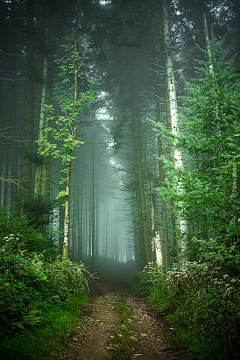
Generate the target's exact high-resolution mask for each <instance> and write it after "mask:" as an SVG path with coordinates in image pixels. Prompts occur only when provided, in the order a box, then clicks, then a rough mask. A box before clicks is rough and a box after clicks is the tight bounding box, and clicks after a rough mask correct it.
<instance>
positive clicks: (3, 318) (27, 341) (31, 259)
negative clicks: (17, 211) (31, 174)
mask: <svg viewBox="0 0 240 360" xmlns="http://www.w3.org/2000/svg"><path fill="white" fill-rule="evenodd" d="M0 215H1V216H0V220H1V221H0V231H1V232H0V359H1V360H13V359H14V360H42V359H48V360H49V359H57V353H56V354H55V352H54V349H55V348H56V349H57V348H58V349H59V347H60V346H61V341H62V339H63V336H64V335H66V334H68V333H69V332H71V328H72V323H73V322H74V321H76V320H77V318H79V316H80V315H81V308H82V307H83V306H84V305H85V304H86V300H87V288H88V276H89V275H90V274H89V273H88V271H87V270H86V268H85V266H84V264H83V263H80V264H77V263H73V262H71V261H70V260H64V259H61V258H60V257H59V256H56V255H55V259H53V255H52V253H51V256H46V254H45V253H40V252H31V251H29V249H28V245H26V242H28V241H30V242H31V245H33V246H34V242H35V241H39V239H41V236H43V235H41V236H39V233H38V232H37V231H36V230H35V229H34V228H32V227H31V226H30V225H29V226H27V223H26V221H27V220H26V217H21V216H19V217H18V218H16V220H15V222H14V218H13V217H11V216H10V217H7V218H6V216H7V215H6V214H5V216H4V214H3V213H1V214H0ZM21 221H22V225H23V226H22V230H21ZM17 223H18V224H17ZM14 229H15V230H18V231H19V232H17V233H13V232H11V233H10V232H9V231H11V230H14ZM37 235H38V236H37ZM35 236H36V237H35Z"/></svg>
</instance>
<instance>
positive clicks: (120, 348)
mask: <svg viewBox="0 0 240 360" xmlns="http://www.w3.org/2000/svg"><path fill="white" fill-rule="evenodd" d="M113 307H114V310H115V311H117V312H118V313H119V314H120V315H121V321H119V322H118V325H119V330H118V332H117V333H116V334H115V335H114V337H113V339H112V341H111V344H110V347H111V350H113V351H114V353H113V354H112V356H113V359H131V358H132V356H133V353H134V343H135V342H134V340H132V339H131V338H130V336H131V335H132V334H131V331H130V329H129V324H128V320H129V317H130V315H131V314H132V309H131V308H130V307H129V306H126V305H125V304H122V303H114V304H113Z"/></svg>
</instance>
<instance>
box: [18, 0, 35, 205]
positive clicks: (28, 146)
mask: <svg viewBox="0 0 240 360" xmlns="http://www.w3.org/2000/svg"><path fill="white" fill-rule="evenodd" d="M33 10H34V0H27V28H26V30H27V31H26V36H27V41H26V70H25V71H26V80H25V119H24V148H25V151H26V154H30V153H31V152H32V147H33V111H34V88H33V74H32V71H31V70H32V68H33V36H34V35H33V19H34V14H33ZM21 178H22V184H21V185H22V199H23V200H27V199H29V198H30V197H31V182H32V161H30V160H29V159H27V158H23V159H22V167H21Z"/></svg>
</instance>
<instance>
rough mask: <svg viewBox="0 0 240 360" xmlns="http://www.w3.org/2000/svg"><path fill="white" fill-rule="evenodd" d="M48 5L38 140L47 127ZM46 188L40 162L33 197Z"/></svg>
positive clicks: (47, 5)
mask: <svg viewBox="0 0 240 360" xmlns="http://www.w3.org/2000/svg"><path fill="white" fill-rule="evenodd" d="M49 27H50V19H49V3H48V1H46V18H45V28H44V37H45V39H44V59H43V85H42V95H41V107H40V120H39V135H38V140H41V139H42V138H46V137H47V134H46V131H45V129H46V127H47V118H46V108H45V106H46V105H47V104H48V100H49V86H48V66H49V64H48V57H49V56H48V46H49ZM41 150H42V149H41V146H40V145H38V153H39V154H40V153H41ZM46 186H47V164H46V163H45V162H42V161H40V163H39V164H37V166H36V172H35V183H34V196H35V197H36V196H39V195H40V196H43V197H44V196H46Z"/></svg>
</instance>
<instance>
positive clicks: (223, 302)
mask: <svg viewBox="0 0 240 360" xmlns="http://www.w3.org/2000/svg"><path fill="white" fill-rule="evenodd" d="M132 283H133V285H134V288H135V290H136V291H138V292H140V293H141V294H143V295H145V296H147V297H148V299H149V300H150V302H151V303H152V304H153V305H154V306H155V307H156V308H158V309H159V311H162V312H164V313H166V314H167V318H168V320H169V321H170V322H171V323H172V324H173V326H174V328H176V329H177V330H178V332H179V334H180V335H181V338H182V339H183V340H184V341H186V342H187V344H188V346H189V349H190V350H191V351H192V352H194V353H195V355H197V356H198V358H199V359H205V360H206V359H209V360H210V359H212V358H213V356H214V359H216V360H217V359H239V358H240V353H239V350H238V349H239V348H240V336H239V330H240V289H239V284H240V280H239V279H238V278H237V277H230V276H229V275H228V274H225V273H224V269H223V268H221V267H213V266H211V265H210V264H207V263H199V262H196V261H195V262H192V263H190V262H187V263H186V264H185V265H184V266H179V265H176V264H174V267H173V269H172V270H170V271H167V272H166V271H164V270H163V269H161V268H159V267H158V266H157V265H155V264H152V263H149V264H148V265H147V266H145V268H144V269H143V271H142V272H141V273H139V274H137V275H134V277H133V278H132Z"/></svg>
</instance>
